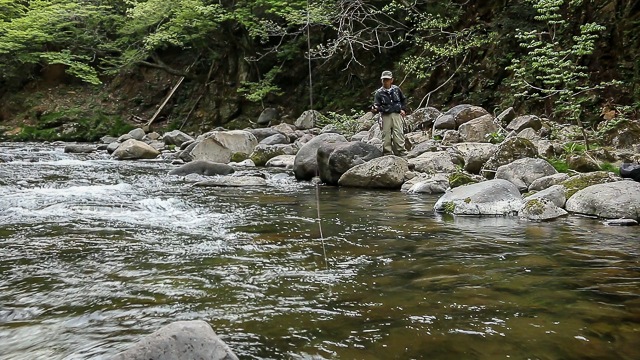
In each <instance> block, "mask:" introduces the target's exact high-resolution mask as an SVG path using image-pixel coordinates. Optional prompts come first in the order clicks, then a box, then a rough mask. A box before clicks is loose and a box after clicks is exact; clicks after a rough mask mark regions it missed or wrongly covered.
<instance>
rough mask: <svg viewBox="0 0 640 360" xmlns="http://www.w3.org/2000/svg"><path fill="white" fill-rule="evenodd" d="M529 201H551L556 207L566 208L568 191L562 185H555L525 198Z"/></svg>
mask: <svg viewBox="0 0 640 360" xmlns="http://www.w3.org/2000/svg"><path fill="white" fill-rule="evenodd" d="M529 199H545V200H549V201H551V202H552V203H554V204H555V206H557V207H559V208H564V204H565V203H566V202H567V189H566V188H565V187H564V186H562V185H553V186H550V187H548V188H546V189H544V190H542V191H538V192H537V193H535V194H532V195H529V196H527V197H526V198H525V200H529Z"/></svg>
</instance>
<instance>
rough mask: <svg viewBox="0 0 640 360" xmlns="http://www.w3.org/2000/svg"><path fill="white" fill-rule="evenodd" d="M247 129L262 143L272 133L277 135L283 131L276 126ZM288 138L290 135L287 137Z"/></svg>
mask: <svg viewBox="0 0 640 360" xmlns="http://www.w3.org/2000/svg"><path fill="white" fill-rule="evenodd" d="M245 131H248V132H250V133H251V134H253V136H255V137H256V140H258V143H260V142H261V141H262V140H264V139H266V138H268V137H270V136H272V135H277V134H281V135H282V133H281V132H280V131H278V130H276V129H274V128H270V127H268V128H257V129H246V130H245ZM287 138H288V137H287Z"/></svg>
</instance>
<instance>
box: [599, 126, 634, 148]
mask: <svg viewBox="0 0 640 360" xmlns="http://www.w3.org/2000/svg"><path fill="white" fill-rule="evenodd" d="M607 124H608V126H607ZM602 126H604V128H603V129H602V132H603V139H604V143H606V144H610V145H611V146H613V147H615V148H617V149H620V148H627V149H630V148H633V147H634V145H637V144H640V121H638V120H628V121H623V122H619V123H617V124H615V125H614V124H613V121H608V122H607V123H605V124H604V125H602Z"/></svg>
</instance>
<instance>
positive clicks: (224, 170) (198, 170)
mask: <svg viewBox="0 0 640 360" xmlns="http://www.w3.org/2000/svg"><path fill="white" fill-rule="evenodd" d="M234 171H235V170H234V169H233V168H232V167H231V166H229V165H227V164H222V163H215V162H211V161H207V160H196V161H192V162H190V163H186V164H184V165H182V166H180V167H179V168H177V169H173V170H171V171H169V175H179V176H186V175H189V174H200V175H206V176H214V175H228V174H231V173H233V172H234Z"/></svg>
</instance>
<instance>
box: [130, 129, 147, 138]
mask: <svg viewBox="0 0 640 360" xmlns="http://www.w3.org/2000/svg"><path fill="white" fill-rule="evenodd" d="M128 135H129V136H131V138H132V139H134V140H142V139H143V138H144V135H145V132H144V130H142V129H141V128H136V129H133V130H131V131H129V133H128Z"/></svg>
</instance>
